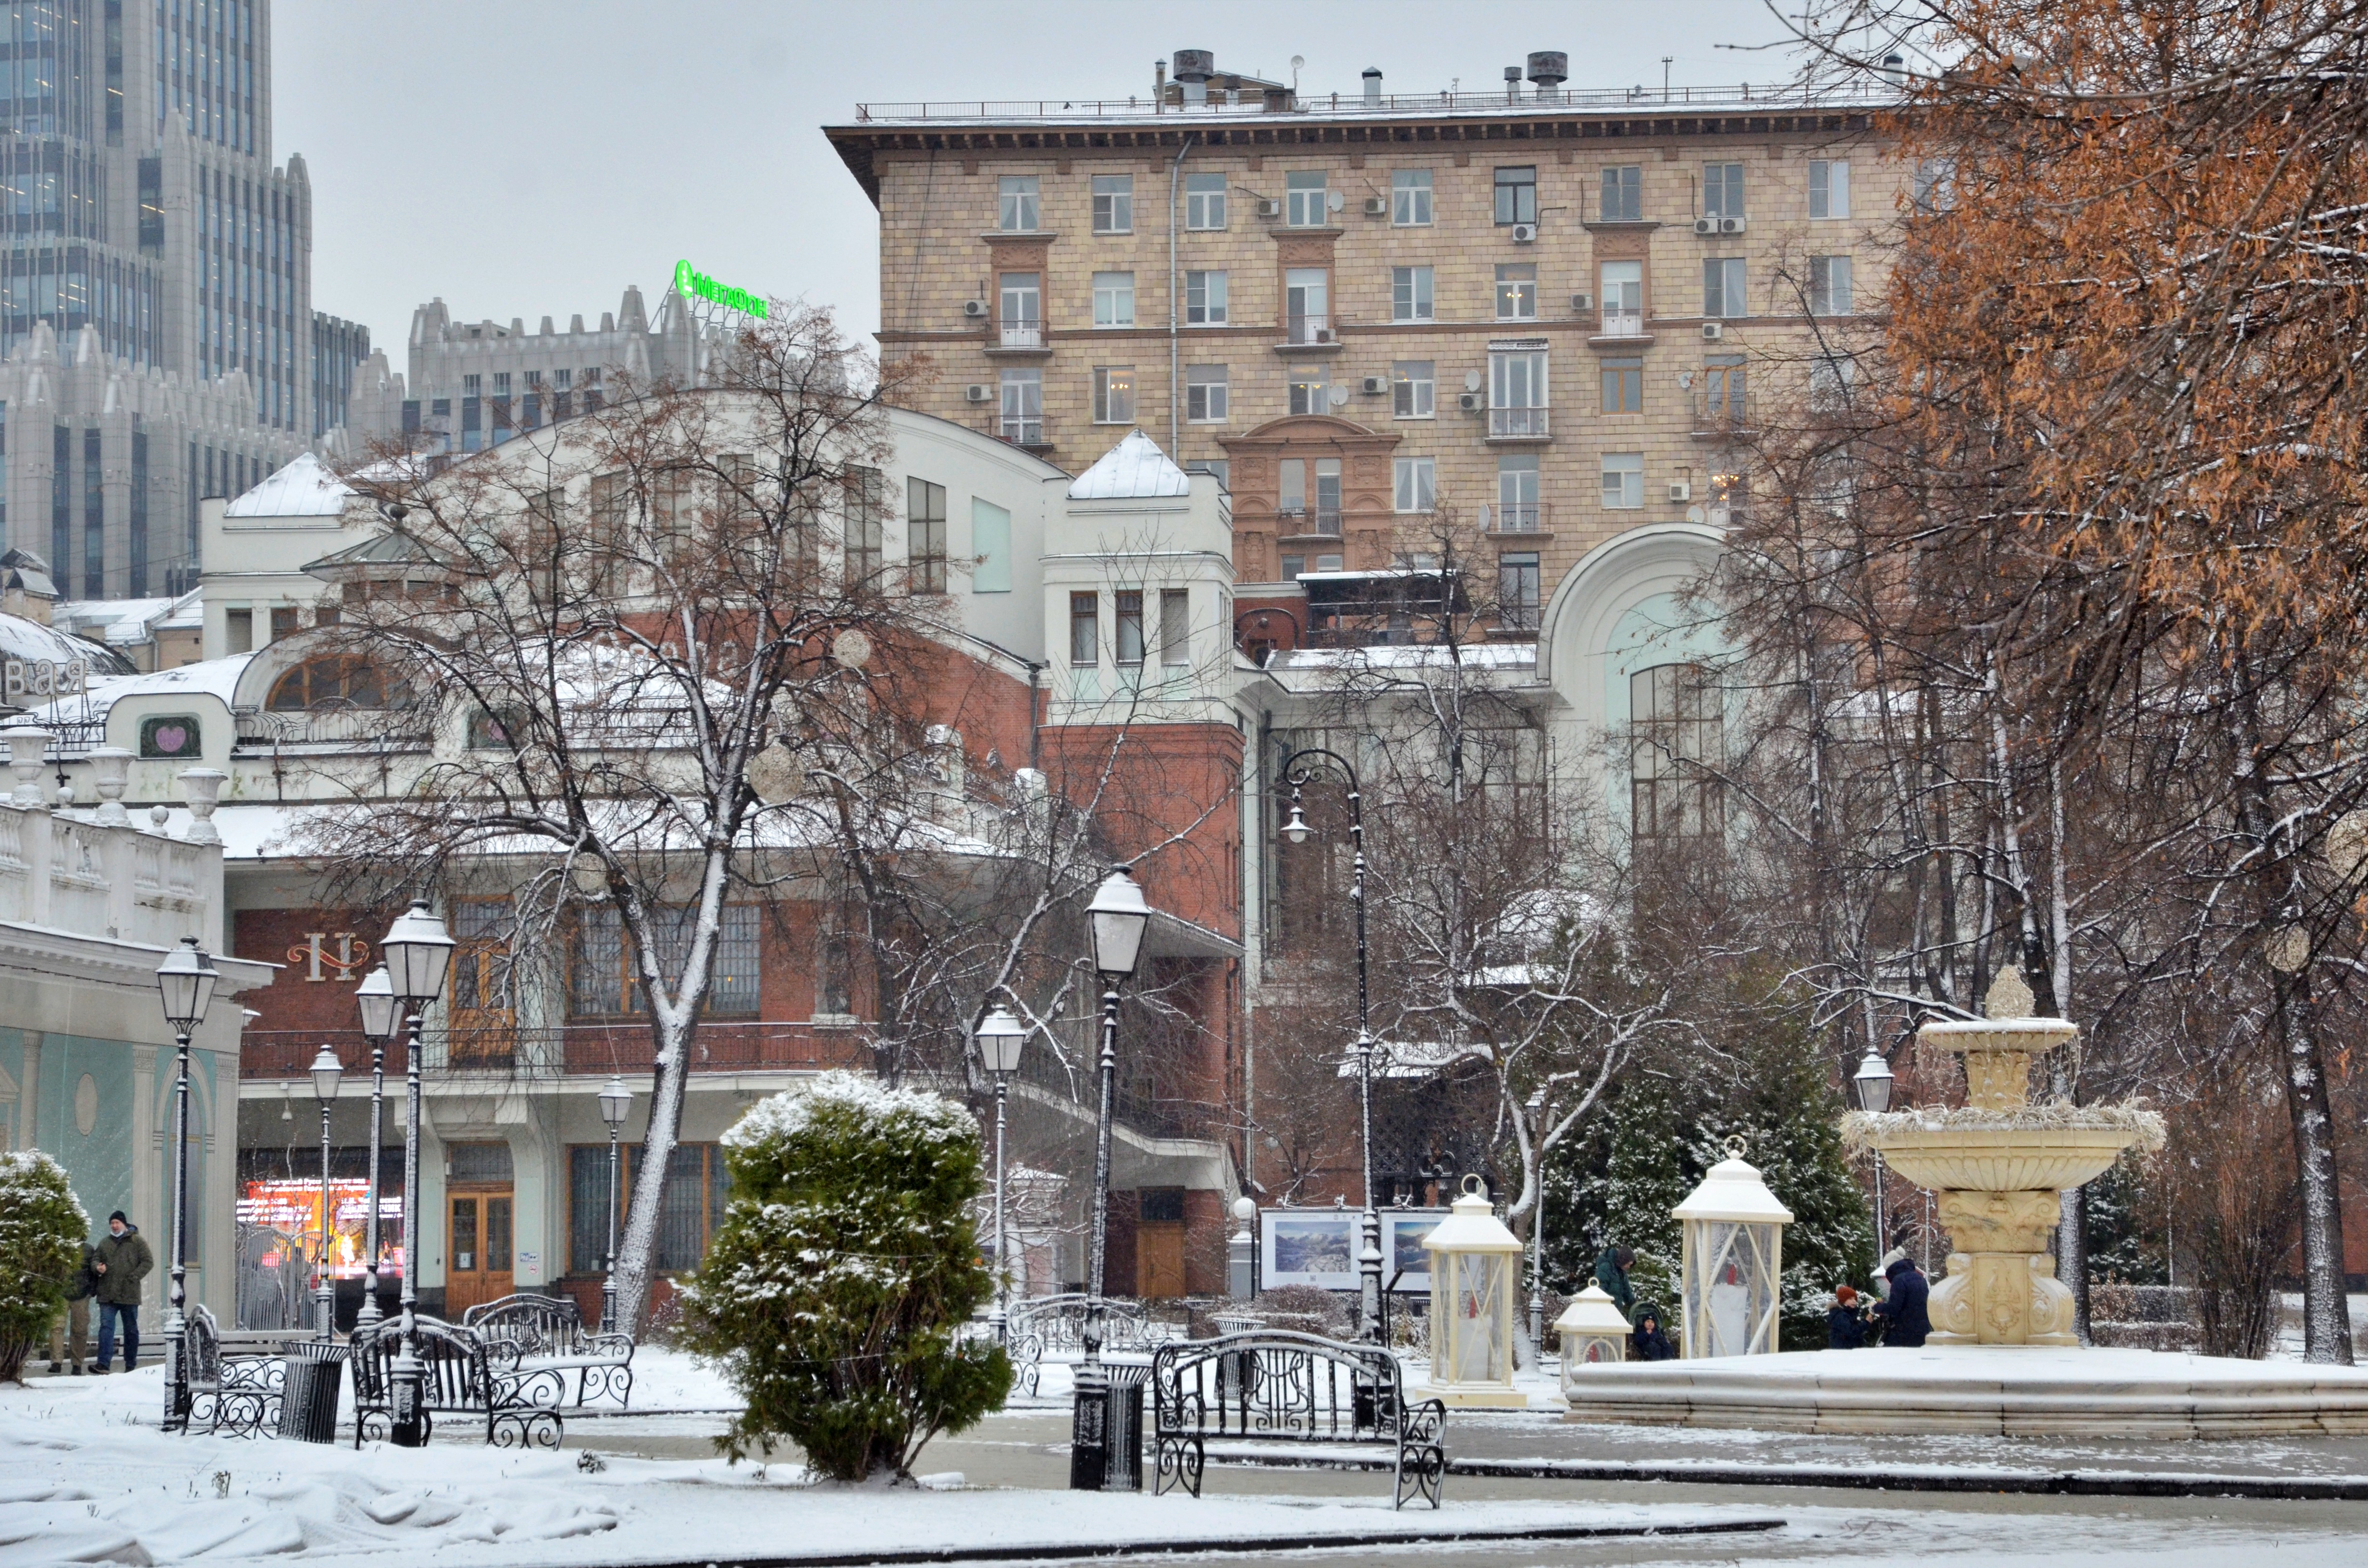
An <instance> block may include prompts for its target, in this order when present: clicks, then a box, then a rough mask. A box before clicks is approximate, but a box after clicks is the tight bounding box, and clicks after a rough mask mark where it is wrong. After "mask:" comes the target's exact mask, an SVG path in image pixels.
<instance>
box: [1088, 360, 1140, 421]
mask: <svg viewBox="0 0 2368 1568" xmlns="http://www.w3.org/2000/svg"><path fill="white" fill-rule="evenodd" d="M1094 423H1095V424H1097V425H1132V424H1133V423H1134V367H1133V366H1132V365H1097V366H1095V367H1094Z"/></svg>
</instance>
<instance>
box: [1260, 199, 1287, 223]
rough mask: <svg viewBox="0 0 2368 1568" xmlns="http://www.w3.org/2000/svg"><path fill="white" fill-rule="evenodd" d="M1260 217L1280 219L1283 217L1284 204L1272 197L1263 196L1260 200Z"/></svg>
mask: <svg viewBox="0 0 2368 1568" xmlns="http://www.w3.org/2000/svg"><path fill="white" fill-rule="evenodd" d="M1258 216H1259V217H1261V218H1280V217H1281V216H1282V203H1281V202H1280V201H1277V200H1276V199H1274V198H1273V197H1271V196H1261V197H1259V198H1258Z"/></svg>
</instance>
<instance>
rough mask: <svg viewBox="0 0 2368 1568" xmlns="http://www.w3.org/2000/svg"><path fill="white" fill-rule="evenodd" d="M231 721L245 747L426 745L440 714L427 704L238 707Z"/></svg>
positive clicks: (234, 731) (232, 712)
mask: <svg viewBox="0 0 2368 1568" xmlns="http://www.w3.org/2000/svg"><path fill="white" fill-rule="evenodd" d="M231 722H232V726H233V735H234V737H235V741H236V744H239V745H242V746H291V745H351V744H355V743H356V742H367V743H369V744H373V745H376V744H412V745H425V744H427V742H428V741H429V739H430V738H431V737H433V735H434V734H435V731H436V716H435V714H434V713H433V712H431V711H430V710H427V709H426V708H313V709H303V710H296V711H292V712H276V711H273V710H268V709H262V708H237V709H233V710H231Z"/></svg>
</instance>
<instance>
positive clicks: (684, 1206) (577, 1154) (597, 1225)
mask: <svg viewBox="0 0 2368 1568" xmlns="http://www.w3.org/2000/svg"><path fill="white" fill-rule="evenodd" d="M465 1146H466V1145H463V1147H465ZM640 1165H641V1150H640V1149H639V1148H637V1147H633V1146H628V1147H627V1148H626V1149H625V1150H624V1158H623V1159H621V1160H620V1162H619V1176H618V1179H619V1181H620V1183H621V1184H622V1186H621V1187H620V1201H621V1200H622V1198H621V1195H622V1194H623V1193H627V1192H630V1191H631V1190H632V1176H633V1172H634V1171H635V1170H636V1169H638V1168H639V1167H640ZM567 1182H568V1187H567V1267H568V1269H569V1271H570V1272H571V1273H575V1274H598V1272H599V1271H600V1267H601V1264H602V1262H603V1260H604V1258H605V1257H606V1253H605V1251H604V1250H603V1249H604V1248H605V1247H606V1245H607V1243H608V1236H609V1145H607V1144H606V1143H571V1144H569V1145H568V1146H567ZM731 1194H732V1176H731V1171H730V1167H729V1166H727V1165H725V1163H724V1159H723V1147H722V1146H721V1145H720V1144H715V1143H677V1144H676V1145H675V1148H674V1153H673V1154H672V1155H671V1156H670V1157H669V1158H668V1159H667V1161H666V1183H665V1187H664V1188H663V1191H662V1192H661V1194H660V1197H659V1199H658V1259H657V1266H658V1269H659V1272H661V1273H666V1274H674V1273H680V1272H682V1271H683V1270H686V1269H691V1268H696V1267H699V1262H700V1259H701V1258H702V1257H705V1256H707V1245H708V1242H709V1240H710V1239H711V1238H712V1235H713V1233H714V1231H715V1228H716V1227H717V1226H718V1225H721V1224H722V1223H723V1210H724V1205H725V1204H727V1203H728V1202H730V1200H731ZM471 1218H472V1219H473V1218H474V1214H473V1212H472V1213H471Z"/></svg>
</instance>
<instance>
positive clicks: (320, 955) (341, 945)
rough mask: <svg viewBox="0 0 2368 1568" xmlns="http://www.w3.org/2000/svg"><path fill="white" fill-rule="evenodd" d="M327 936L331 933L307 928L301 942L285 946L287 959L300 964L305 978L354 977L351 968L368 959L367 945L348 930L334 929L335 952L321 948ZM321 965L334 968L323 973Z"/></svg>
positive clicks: (366, 961)
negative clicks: (329, 972) (300, 945)
mask: <svg viewBox="0 0 2368 1568" xmlns="http://www.w3.org/2000/svg"><path fill="white" fill-rule="evenodd" d="M329 939H330V934H329V933H328V932H326V931H308V932H306V933H305V934H304V944H303V946H302V947H297V948H290V949H288V961H289V962H290V963H300V964H302V965H303V966H304V978H305V979H306V980H307V981H324V980H351V979H352V978H353V977H354V971H356V970H358V969H359V968H361V967H362V965H364V964H366V963H368V962H370V944H369V943H368V942H365V941H362V940H361V939H360V938H359V937H356V936H355V935H354V934H353V933H352V932H351V931H339V932H338V933H336V952H335V953H330V952H327V951H324V949H323V946H322V944H324V943H325V942H327V941H328V940H329ZM324 969H333V970H336V971H337V972H336V973H335V974H324V973H322V972H321V971H323V970H324Z"/></svg>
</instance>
